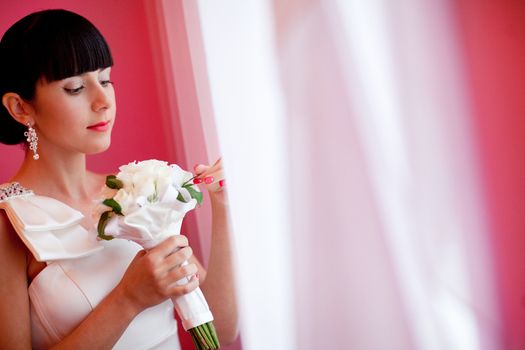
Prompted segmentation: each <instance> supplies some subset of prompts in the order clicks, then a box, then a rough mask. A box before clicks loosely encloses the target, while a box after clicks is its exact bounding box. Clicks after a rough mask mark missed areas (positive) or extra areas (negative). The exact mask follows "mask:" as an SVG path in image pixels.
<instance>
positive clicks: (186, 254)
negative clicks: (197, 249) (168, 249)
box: [158, 247, 193, 273]
mask: <svg viewBox="0 0 525 350" xmlns="http://www.w3.org/2000/svg"><path fill="white" fill-rule="evenodd" d="M192 255H193V250H192V249H191V247H184V248H181V249H180V250H178V251H177V252H175V253H173V254H170V255H168V256H167V257H166V258H165V259H164V261H163V262H162V265H160V266H159V269H158V271H159V273H166V272H169V271H171V270H172V269H174V268H176V267H177V266H180V265H182V264H183V263H184V262H185V261H188V260H189V258H191V256H192Z"/></svg>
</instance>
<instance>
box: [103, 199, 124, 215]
mask: <svg viewBox="0 0 525 350" xmlns="http://www.w3.org/2000/svg"><path fill="white" fill-rule="evenodd" d="M102 204H104V205H107V206H108V207H110V208H111V209H113V211H114V212H115V214H118V215H122V207H121V206H120V204H118V202H117V201H116V200H114V199H113V198H108V199H104V201H103V202H102Z"/></svg>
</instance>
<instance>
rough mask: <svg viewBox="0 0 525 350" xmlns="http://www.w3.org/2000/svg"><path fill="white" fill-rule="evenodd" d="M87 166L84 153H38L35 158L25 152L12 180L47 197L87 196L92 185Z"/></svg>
mask: <svg viewBox="0 0 525 350" xmlns="http://www.w3.org/2000/svg"><path fill="white" fill-rule="evenodd" d="M89 175H90V174H89V172H88V171H87V169H86V156H85V154H82V153H77V154H69V155H61V156H60V157H58V156H51V154H47V155H41V156H40V159H38V160H34V159H33V153H32V152H31V151H27V152H26V155H25V157H24V161H23V163H22V166H21V167H20V169H19V171H18V172H17V174H16V175H15V176H14V177H13V179H12V180H13V181H18V182H20V183H21V184H22V186H24V187H27V188H29V189H32V190H34V191H35V192H36V193H38V194H41V195H46V196H50V197H58V196H57V194H59V197H68V198H71V199H76V200H79V199H84V198H89V196H90V193H91V192H92V189H93V187H92V186H93V184H92V181H90V180H91V177H90V176H89Z"/></svg>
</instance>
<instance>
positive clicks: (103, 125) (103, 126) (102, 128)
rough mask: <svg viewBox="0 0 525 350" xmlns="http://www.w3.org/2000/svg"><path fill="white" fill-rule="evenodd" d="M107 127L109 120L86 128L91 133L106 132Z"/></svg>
mask: <svg viewBox="0 0 525 350" xmlns="http://www.w3.org/2000/svg"><path fill="white" fill-rule="evenodd" d="M108 127H109V120H106V121H103V122H99V123H96V124H93V125H90V126H88V127H87V128H88V129H89V130H93V131H106V130H107V129H108Z"/></svg>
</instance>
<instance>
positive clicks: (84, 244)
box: [0, 183, 180, 349]
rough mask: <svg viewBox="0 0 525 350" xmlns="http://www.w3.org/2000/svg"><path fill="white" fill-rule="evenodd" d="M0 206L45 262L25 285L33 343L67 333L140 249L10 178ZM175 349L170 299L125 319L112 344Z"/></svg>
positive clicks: (45, 344) (42, 345)
mask: <svg viewBox="0 0 525 350" xmlns="http://www.w3.org/2000/svg"><path fill="white" fill-rule="evenodd" d="M0 208H1V209H4V210H5V212H6V214H7V217H8V218H9V220H10V222H11V224H12V225H13V228H14V229H15V231H16V232H17V233H18V235H19V236H20V238H21V240H22V241H23V242H24V244H25V245H26V246H27V248H28V249H29V250H30V251H31V253H32V254H33V256H34V257H35V259H37V260H38V261H45V262H46V263H47V266H46V267H45V268H44V269H43V270H42V271H41V272H40V273H39V274H38V275H37V276H36V277H35V278H34V279H33V281H32V282H31V284H30V285H29V288H28V294H29V300H30V308H31V332H32V334H31V336H32V343H33V348H35V349H46V348H49V347H52V346H53V345H54V344H56V343H58V342H59V341H60V340H61V339H62V338H64V337H65V336H66V335H67V334H69V333H70V332H71V331H72V330H73V329H74V328H75V327H76V326H78V324H79V323H80V322H81V321H82V320H83V319H84V318H85V317H86V316H87V315H88V314H89V313H90V312H91V311H92V310H93V308H95V307H96V306H97V305H98V304H99V303H100V302H101V301H102V299H104V298H105V296H106V295H107V294H109V292H110V291H111V290H112V289H113V288H115V286H116V285H117V284H118V283H119V281H120V279H121V277H122V275H123V274H124V272H125V271H126V269H127V267H128V265H129V264H130V262H131V260H132V259H133V258H134V256H135V254H136V253H137V252H138V251H139V250H140V249H141V247H140V246H139V245H137V244H136V243H134V242H131V241H126V240H122V239H114V240H112V241H98V240H97V239H96V236H97V235H96V232H95V230H91V231H88V230H86V229H84V228H83V227H82V226H81V225H80V224H79V222H80V220H81V219H82V218H83V216H82V214H81V213H80V212H78V211H76V210H74V209H73V208H71V207H69V206H67V205H66V204H64V203H62V202H60V201H57V200H55V199H53V198H50V197H45V196H38V195H35V194H33V193H32V192H31V191H28V190H26V189H24V188H22V187H21V186H20V185H18V184H16V183H13V184H9V185H3V186H0ZM165 348H166V349H168V348H169V349H180V345H179V341H178V336H177V324H176V320H175V319H174V317H173V303H172V302H171V300H167V301H165V302H163V303H161V304H159V305H156V306H154V307H151V308H148V309H146V310H144V311H143V312H142V313H140V314H139V315H137V316H136V317H135V318H134V319H133V321H132V322H131V323H130V325H129V326H128V328H127V329H126V331H125V332H124V334H123V335H122V336H121V338H120V339H119V341H118V342H117V343H116V344H115V346H114V349H165Z"/></svg>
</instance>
